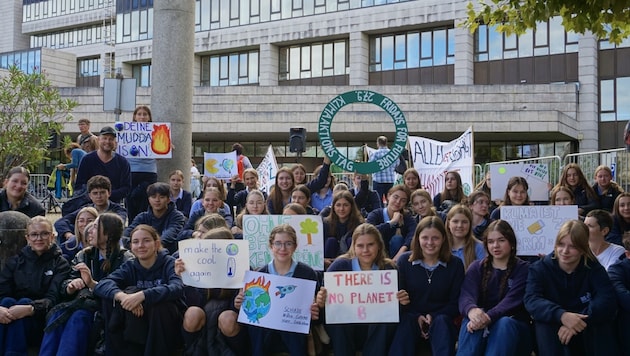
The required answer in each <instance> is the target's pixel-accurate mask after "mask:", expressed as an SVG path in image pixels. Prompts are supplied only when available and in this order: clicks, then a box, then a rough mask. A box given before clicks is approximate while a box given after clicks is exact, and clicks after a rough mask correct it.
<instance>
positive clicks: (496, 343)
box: [457, 220, 532, 356]
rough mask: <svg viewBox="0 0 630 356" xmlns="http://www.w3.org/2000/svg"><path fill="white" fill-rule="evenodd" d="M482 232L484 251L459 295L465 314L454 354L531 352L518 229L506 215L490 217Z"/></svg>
mask: <svg viewBox="0 0 630 356" xmlns="http://www.w3.org/2000/svg"><path fill="white" fill-rule="evenodd" d="M485 235H486V236H485V238H484V240H483V245H484V248H485V250H486V252H487V253H488V255H487V257H485V258H484V259H483V260H477V261H474V262H473V263H472V264H471V265H470V267H468V271H467V272H466V277H465V278H464V284H463V285H462V289H461V295H460V296H459V311H460V312H461V313H462V315H463V316H464V320H463V321H462V327H461V329H460V332H459V343H458V346H457V354H458V355H462V356H464V355H465V356H468V355H522V356H526V355H529V354H530V353H531V349H532V347H531V332H530V328H529V315H528V314H527V311H526V310H525V307H524V305H523V295H524V294H525V283H526V282H527V271H528V264H527V262H525V261H522V260H521V259H519V258H518V257H516V235H515V234H514V230H512V227H511V226H510V224H508V223H507V222H506V221H505V220H497V221H493V222H492V223H491V224H490V225H489V226H488V229H487V230H486V232H485Z"/></svg>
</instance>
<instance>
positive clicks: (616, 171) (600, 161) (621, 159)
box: [564, 148, 630, 191]
mask: <svg viewBox="0 0 630 356" xmlns="http://www.w3.org/2000/svg"><path fill="white" fill-rule="evenodd" d="M569 163H577V164H578V165H579V166H580V168H581V169H582V172H583V173H584V176H585V177H586V179H587V180H588V181H589V182H590V183H591V184H593V183H594V180H595V169H597V167H598V166H600V165H605V166H608V167H610V169H611V170H612V172H613V180H614V181H615V182H617V184H619V185H620V186H621V187H622V188H623V189H624V190H625V191H628V189H629V188H630V153H628V152H626V151H625V149H623V148H617V149H614V150H603V151H595V152H584V153H571V154H568V155H567V156H566V157H565V158H564V165H567V164H569Z"/></svg>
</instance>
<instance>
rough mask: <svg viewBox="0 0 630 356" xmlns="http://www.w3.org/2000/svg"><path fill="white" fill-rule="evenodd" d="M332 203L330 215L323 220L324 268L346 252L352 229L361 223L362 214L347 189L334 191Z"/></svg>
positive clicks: (350, 240) (350, 241)
mask: <svg viewBox="0 0 630 356" xmlns="http://www.w3.org/2000/svg"><path fill="white" fill-rule="evenodd" d="M332 204H333V206H332V209H331V212H330V215H329V216H327V217H325V218H324V220H323V224H324V265H325V267H326V268H328V266H329V265H330V264H331V263H332V261H334V259H335V258H337V256H339V255H341V254H342V253H346V252H348V248H349V247H350V244H351V243H352V234H353V232H354V229H355V228H356V227H357V226H359V225H360V224H362V223H363V216H361V212H360V211H359V209H357V206H356V203H355V202H354V198H353V197H352V193H350V192H349V191H341V192H338V193H335V196H334V198H333V201H332Z"/></svg>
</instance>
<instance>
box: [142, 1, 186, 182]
mask: <svg viewBox="0 0 630 356" xmlns="http://www.w3.org/2000/svg"><path fill="white" fill-rule="evenodd" d="M153 9H154V12H153V13H154V20H153V24H154V25H153V58H152V65H151V71H152V82H151V111H152V113H153V120H154V121H168V122H171V137H172V141H173V142H172V143H173V158H172V159H162V160H158V180H159V181H162V182H166V181H167V179H168V173H169V172H170V171H172V170H175V169H180V170H181V171H182V172H184V177H185V179H184V181H185V182H186V189H188V187H189V182H190V157H191V150H192V147H191V146H192V99H193V78H192V75H193V64H194V63H193V62H194V44H195V2H194V1H181V0H155V1H154V3H153Z"/></svg>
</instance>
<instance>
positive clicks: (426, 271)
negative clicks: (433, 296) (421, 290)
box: [424, 268, 437, 284]
mask: <svg viewBox="0 0 630 356" xmlns="http://www.w3.org/2000/svg"><path fill="white" fill-rule="evenodd" d="M436 269H437V268H436ZM424 273H426V274H427V280H428V281H429V284H431V278H432V277H433V273H435V269H434V270H432V271H431V272H430V273H429V270H428V269H426V268H425V269H424Z"/></svg>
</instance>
